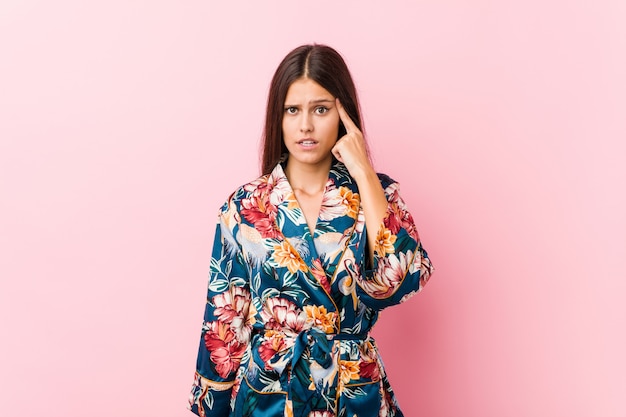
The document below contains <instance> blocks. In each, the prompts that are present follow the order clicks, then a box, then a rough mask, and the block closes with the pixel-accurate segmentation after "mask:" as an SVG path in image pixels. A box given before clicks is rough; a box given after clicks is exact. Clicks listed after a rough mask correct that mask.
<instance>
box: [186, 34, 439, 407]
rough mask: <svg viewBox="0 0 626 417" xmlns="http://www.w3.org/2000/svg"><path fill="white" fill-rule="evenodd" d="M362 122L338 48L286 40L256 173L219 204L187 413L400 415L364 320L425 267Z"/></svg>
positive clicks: (400, 296)
mask: <svg viewBox="0 0 626 417" xmlns="http://www.w3.org/2000/svg"><path fill="white" fill-rule="evenodd" d="M362 130H363V129H362V121H361V115H360V108H359V102H358V99H357V94H356V89H355V87H354V83H353V81H352V78H351V76H350V73H349V71H348V68H347V67H346V64H345V62H344V61H343V59H342V58H341V56H340V55H339V54H338V53H337V52H336V51H335V50H334V49H332V48H330V47H328V46H324V45H304V46H301V47H299V48H296V49H294V50H293V51H292V52H290V53H289V54H288V55H287V56H286V57H285V58H284V60H283V61H282V62H281V64H280V65H279V66H278V69H277V70H276V73H275V74H274V77H273V79H272V84H271V88H270V93H269V98H268V104H267V116H266V123H265V134H264V149H263V167H262V170H263V176H261V177H260V178H258V179H256V180H254V181H252V182H250V183H248V184H246V185H244V186H242V187H240V188H238V189H237V190H235V192H234V193H233V194H232V195H231V196H230V198H229V199H228V200H227V201H226V203H225V204H224V205H223V207H222V208H221V210H220V212H219V220H218V226H217V231H216V234H215V243H214V247H213V255H212V259H211V267H210V280H209V287H208V295H207V304H206V311H205V314H204V325H203V327H202V337H201V340H200V352H199V355H198V362H197V370H196V374H195V381H194V384H193V388H192V392H191V395H190V398H189V409H190V410H191V411H193V412H194V413H196V414H198V415H200V416H259V417H260V416H263V417H274V416H275V417H278V416H295V417H303V416H313V417H331V416H346V417H352V416H358V417H369V416H371V417H379V416H390V417H391V416H402V412H401V411H400V409H399V408H398V404H397V402H396V400H395V397H394V394H393V391H392V389H391V387H390V385H389V382H388V380H387V377H386V374H385V370H384V368H383V364H382V361H381V359H380V356H379V354H378V350H377V348H376V344H375V342H374V340H373V339H372V338H371V337H370V336H369V331H370V329H371V328H372V326H373V325H374V323H375V322H376V320H377V317H378V312H379V311H380V310H381V309H383V308H385V307H388V306H391V305H394V304H398V303H401V302H403V301H405V300H406V299H407V298H409V297H410V296H411V295H413V294H415V293H416V292H417V291H419V290H420V289H421V288H422V287H423V286H424V285H425V284H426V281H427V280H428V278H429V276H430V274H431V272H432V270H433V268H432V265H431V263H430V260H429V258H428V255H427V254H426V252H425V251H424V249H423V248H422V245H421V243H420V240H419V237H418V233H417V230H416V227H415V224H414V222H413V218H412V217H411V215H410V214H409V212H408V211H407V209H406V206H405V204H404V202H403V200H402V199H401V198H400V196H399V194H398V184H397V183H396V182H394V181H393V180H392V179H391V178H389V177H388V176H386V175H384V174H376V172H375V171H374V169H373V168H372V165H371V163H370V159H369V156H368V151H367V145H366V142H365V140H364V138H363V133H362Z"/></svg>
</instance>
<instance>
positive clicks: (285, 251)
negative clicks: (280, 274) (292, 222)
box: [272, 241, 306, 274]
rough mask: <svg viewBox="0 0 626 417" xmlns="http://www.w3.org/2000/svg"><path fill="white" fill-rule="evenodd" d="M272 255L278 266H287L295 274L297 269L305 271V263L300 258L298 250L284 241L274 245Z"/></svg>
mask: <svg viewBox="0 0 626 417" xmlns="http://www.w3.org/2000/svg"><path fill="white" fill-rule="evenodd" d="M272 257H273V258H274V261H275V262H276V263H277V264H278V266H282V267H287V269H288V270H289V272H291V273H292V274H295V273H296V272H297V271H298V270H300V271H306V265H305V264H304V262H303V261H302V259H300V256H299V255H298V252H296V250H295V249H294V248H293V246H291V245H290V244H289V243H288V242H286V241H283V242H281V244H280V245H275V246H274V254H273V255H272Z"/></svg>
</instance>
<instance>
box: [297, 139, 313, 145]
mask: <svg viewBox="0 0 626 417" xmlns="http://www.w3.org/2000/svg"><path fill="white" fill-rule="evenodd" d="M315 144H317V141H316V140H313V139H302V140H299V141H298V145H302V146H313V145H315Z"/></svg>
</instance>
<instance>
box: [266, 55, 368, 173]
mask: <svg viewBox="0 0 626 417" xmlns="http://www.w3.org/2000/svg"><path fill="white" fill-rule="evenodd" d="M301 78H308V79H311V80H313V81H315V82H316V83H318V84H319V85H321V86H322V87H324V88H325V89H326V90H327V91H328V92H329V93H330V94H332V95H333V96H334V97H337V98H338V99H339V101H341V104H343V107H344V108H345V110H346V112H347V113H348V115H349V116H350V118H351V119H352V121H353V122H354V124H355V125H356V126H357V127H358V128H359V130H360V131H361V132H364V129H363V120H362V119H361V108H360V105H359V99H358V97H357V93H356V88H355V86H354V82H353V81H352V76H351V75H350V71H349V70H348V66H347V65H346V63H345V61H344V60H343V58H342V57H341V55H339V53H338V52H337V51H335V50H334V49H333V48H331V47H329V46H326V45H318V44H312V45H302V46H299V47H297V48H296V49H294V50H293V51H291V52H289V54H287V56H286V57H285V58H284V59H283V60H282V62H281V63H280V65H278V68H277V69H276V72H275V73H274V77H273V78H272V83H271V84H270V91H269V94H268V97H267V110H266V114H265V128H264V130H263V142H262V146H263V150H262V160H261V171H262V174H263V175H265V174H269V173H270V172H271V171H272V169H273V168H274V167H275V166H276V164H277V163H278V162H279V161H280V158H281V156H282V155H283V154H285V153H287V147H286V146H285V142H284V141H283V128H282V125H283V114H284V111H285V109H284V107H285V97H286V96H287V90H289V87H290V86H291V84H292V83H293V82H294V81H296V80H298V79H301ZM345 134H346V129H345V127H344V126H343V123H341V121H340V122H339V133H338V136H337V139H339V138H341V137H342V136H343V135H345Z"/></svg>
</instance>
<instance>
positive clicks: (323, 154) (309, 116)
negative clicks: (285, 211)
mask: <svg viewBox="0 0 626 417" xmlns="http://www.w3.org/2000/svg"><path fill="white" fill-rule="evenodd" d="M282 127H283V140H284V141H285V146H286V147H287V150H288V151H289V162H288V163H289V164H291V163H292V162H295V163H297V164H305V165H309V166H312V167H315V166H318V167H320V168H325V169H328V167H329V166H330V164H331V161H332V153H331V150H332V148H333V146H335V143H336V142H337V134H338V132H339V113H338V111H337V108H336V106H335V97H333V95H332V94H330V93H329V92H328V91H327V90H326V89H325V88H324V87H322V86H321V85H319V84H318V83H316V82H315V81H313V80H311V79H308V78H301V79H299V80H296V81H294V82H293V83H292V84H291V85H290V86H289V90H287V96H286V97H285V108H284V113H283V126H282Z"/></svg>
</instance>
